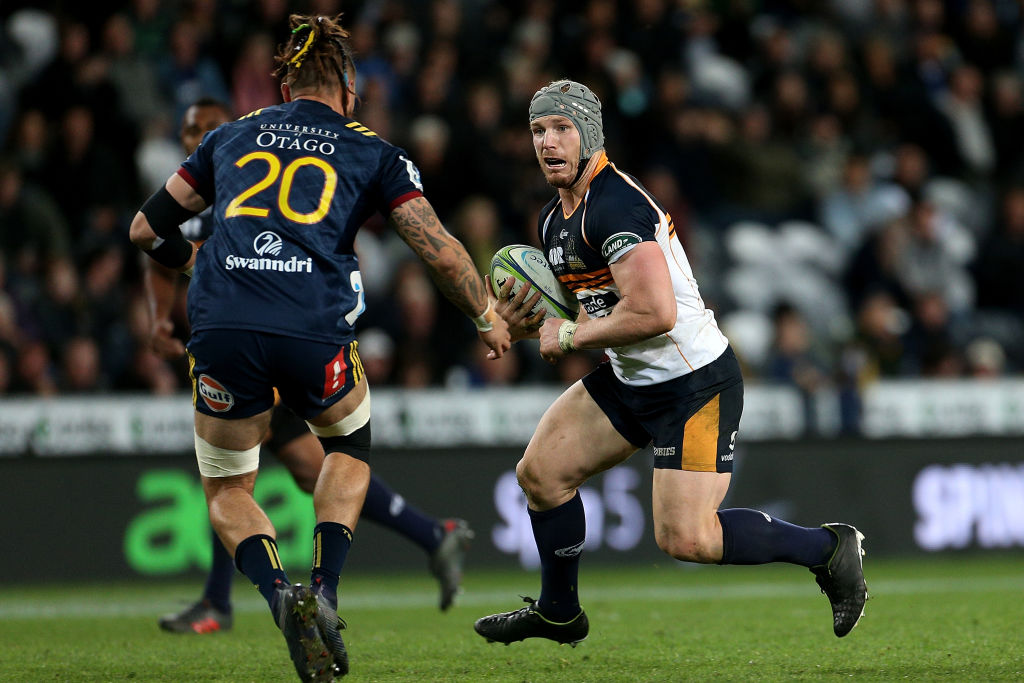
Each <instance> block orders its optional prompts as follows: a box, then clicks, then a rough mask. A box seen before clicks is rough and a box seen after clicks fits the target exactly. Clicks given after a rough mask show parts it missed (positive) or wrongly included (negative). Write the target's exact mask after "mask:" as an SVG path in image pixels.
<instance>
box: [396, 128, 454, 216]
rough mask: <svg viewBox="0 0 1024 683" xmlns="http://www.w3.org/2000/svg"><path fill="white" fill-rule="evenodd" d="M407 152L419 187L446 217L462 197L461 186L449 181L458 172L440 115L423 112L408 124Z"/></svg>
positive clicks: (438, 212)
mask: <svg viewBox="0 0 1024 683" xmlns="http://www.w3.org/2000/svg"><path fill="white" fill-rule="evenodd" d="M408 148H409V154H410V155H411V158H413V159H415V160H416V166H417V167H418V168H419V169H420V178H421V179H422V182H423V187H424V188H426V189H427V191H428V192H430V196H431V202H432V203H433V205H434V206H435V207H436V209H437V215H438V217H439V218H440V219H441V220H442V221H450V220H451V218H452V215H453V214H454V212H455V207H456V206H457V205H458V203H459V200H460V199H461V197H462V188H461V187H459V186H458V185H457V184H456V183H452V182H450V180H449V179H450V178H453V177H455V176H456V175H458V173H457V172H456V164H455V159H454V158H453V155H452V149H451V128H450V126H449V125H448V123H446V122H445V120H444V119H442V118H440V117H438V116H433V115H430V114H424V115H422V116H417V117H416V119H414V120H413V122H412V125H411V126H410V127H409V144H408Z"/></svg>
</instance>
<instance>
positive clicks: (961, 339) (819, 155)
mask: <svg viewBox="0 0 1024 683" xmlns="http://www.w3.org/2000/svg"><path fill="white" fill-rule="evenodd" d="M293 11H302V12H315V13H323V14H336V13H339V12H342V13H344V23H345V24H346V26H348V27H349V29H350V30H351V32H352V42H353V45H354V48H355V51H356V60H357V68H358V72H359V79H358V86H359V94H360V97H361V100H362V103H361V106H360V108H359V110H358V111H357V118H359V120H360V121H361V122H362V123H363V124H364V125H366V126H368V127H369V128H370V129H372V130H374V131H376V132H377V133H378V134H379V135H380V136H381V137H383V138H384V139H386V140H389V141H391V142H393V143H394V144H397V145H399V146H401V147H403V148H405V149H406V150H407V151H408V152H409V153H410V155H411V157H412V158H413V160H414V161H415V162H416V163H417V165H418V166H419V168H420V170H421V172H422V178H423V183H424V186H425V193H426V195H427V197H428V199H429V200H430V201H431V203H432V204H433V205H434V207H435V208H436V210H437V212H438V214H439V216H440V217H441V218H442V220H443V221H444V223H445V225H446V226H447V227H448V228H449V230H451V231H452V232H453V233H454V234H455V235H457V236H458V237H459V238H460V239H461V240H462V241H463V243H464V244H465V245H466V247H467V248H468V249H469V251H470V253H471V254H472V256H473V257H474V260H475V261H476V262H477V264H478V265H479V267H480V270H481V272H486V270H487V266H488V263H489V261H490V257H491V255H492V254H493V253H494V252H495V251H496V250H497V249H498V248H499V247H501V246H503V245H505V244H510V243H517V242H524V243H536V241H537V237H536V220H537V213H538V211H539V209H540V207H541V206H542V205H543V204H544V203H545V202H546V201H547V200H548V199H549V198H550V197H551V195H552V190H551V189H550V188H549V187H547V186H546V185H545V183H544V181H543V178H542V176H541V174H540V172H539V170H538V169H537V166H536V161H535V159H534V157H533V150H532V147H531V144H530V140H529V135H528V128H527V122H526V111H527V105H528V103H529V99H530V97H531V96H532V95H533V93H534V92H535V90H536V89H537V88H538V87H539V86H541V85H544V84H546V83H548V82H550V81H552V80H555V79H556V78H559V77H571V78H574V79H576V80H580V81H582V82H585V83H587V84H588V85H590V86H591V87H592V88H593V89H594V91H595V92H597V94H598V95H599V96H600V97H601V100H602V102H603V105H604V125H605V135H606V140H607V149H608V153H609V157H610V158H611V160H612V161H613V162H615V163H616V164H617V165H618V166H619V167H620V168H621V169H623V170H625V171H627V172H630V173H632V174H634V175H636V176H637V177H638V178H639V179H640V180H641V182H643V183H644V184H645V185H646V186H647V187H648V189H650V190H651V191H652V192H653V193H654V194H655V196H657V197H658V198H659V200H660V201H661V202H662V204H663V205H664V206H665V208H666V209H667V210H668V211H669V213H670V214H671V215H672V216H673V218H674V220H675V224H676V226H677V232H678V234H679V236H680V238H681V239H682V240H683V241H684V246H685V247H686V248H687V252H688V254H689V255H690V259H691V262H692V264H693V266H694V270H695V272H696V275H697V278H698V280H699V281H700V282H701V286H702V293H703V295H704V297H705V300H706V301H707V302H708V304H709V305H710V306H712V307H713V308H714V309H715V310H716V311H717V313H718V317H719V321H720V323H721V324H722V326H723V328H724V329H725V331H726V334H727V335H728V336H729V337H730V339H731V340H732V341H733V345H734V346H735V348H736V350H737V352H738V354H739V355H740V356H741V358H742V360H743V362H744V364H745V366H746V372H747V377H748V381H751V382H756V381H759V380H763V381H771V382H781V383H786V384H790V385H793V386H795V387H797V388H798V389H799V390H800V391H801V392H803V393H804V394H805V395H806V396H808V397H812V396H813V395H814V394H815V393H816V392H818V391H819V390H823V389H832V390H837V391H839V392H840V393H841V395H842V396H844V397H846V398H847V399H848V404H849V405H850V406H851V410H852V411H854V412H853V413H851V415H854V413H855V406H856V396H857V392H858V391H859V390H860V389H861V388H863V387H864V386H865V385H866V384H867V383H869V382H871V381H873V380H875V379H877V378H897V377H1000V376H1006V375H1013V374H1019V373H1021V372H1022V370H1024V2H1022V1H1021V0H831V1H830V0H705V1H701V0H674V1H672V0H630V1H628V2H627V1H625V0H623V1H620V2H616V1H615V0H576V1H565V2H552V1H550V0H544V1H538V0H518V1H513V2H498V1H496V0H429V1H428V0H423V1H422V2H398V1H395V0H365V1H363V2H341V1H338V0H333V1H332V0H308V1H305V2H287V1H285V0H260V1H253V2H249V1H246V0H134V1H133V2H117V3H115V2H103V1H99V2H89V3H71V2H49V3H47V2H38V1H35V2H22V3H19V2H17V1H14V2H8V1H7V0H5V2H4V3H3V5H2V6H0V140H2V141H3V147H2V152H0V395H13V394H35V395H54V394H68V393H89V392H106V391H144V392H170V391H178V390H181V389H183V388H184V387H186V386H187V378H186V372H185V368H184V365H183V364H182V362H173V361H170V362H169V361H165V360H162V359H160V358H158V357H157V356H155V355H154V354H153V353H152V351H151V350H150V349H149V346H148V336H149V325H150V323H149V312H148V309H147V306H146V303H145V298H144V292H143V287H142V280H141V263H140V257H139V254H138V253H137V252H136V251H135V250H134V249H133V248H132V247H131V245H130V244H129V242H128V239H127V232H128V225H129V223H130V221H131V218H132V216H133V215H134V213H135V211H136V210H137V209H138V207H139V206H140V205H141V203H142V201H143V200H144V199H145V197H147V196H148V195H149V194H150V193H151V192H152V191H153V190H154V189H155V188H156V187H158V186H159V185H160V184H161V183H162V182H163V181H164V180H165V179H166V177H167V176H168V175H169V174H170V173H171V172H173V170H174V169H175V168H176V166H177V164H178V163H179V162H180V161H181V158H182V154H183V152H182V150H181V148H180V145H179V144H178V142H177V130H178V125H179V122H180V118H181V116H182V113H183V112H184V110H185V108H186V107H187V106H188V105H189V104H190V103H191V102H193V101H195V100H196V99H198V98H200V97H213V98H217V99H219V100H222V101H224V102H227V103H229V104H230V106H231V107H232V109H233V110H234V111H235V112H236V113H237V114H238V115H241V114H244V113H247V112H249V111H252V110H254V109H258V108H260V107H263V106H267V105H272V104H275V103H277V102H279V101H280V94H279V90H278V86H277V83H276V82H275V81H274V80H273V78H272V77H271V76H270V70H271V68H272V55H273V53H274V50H275V46H276V44H277V43H278V42H280V41H282V40H283V39H284V38H285V36H286V33H287V20H288V15H289V14H290V13H291V12H293ZM357 250H358V252H359V255H360V260H361V270H362V273H363V281H364V283H365V286H366V291H367V297H368V309H367V312H366V314H364V316H363V317H362V318H361V320H360V328H359V330H360V347H359V348H360V352H361V355H362V357H363V360H364V363H365V365H366V370H367V374H368V376H369V377H370V379H371V381H372V382H374V383H376V384H378V385H380V384H390V385H397V386H403V387H420V386H441V385H445V386H453V387H473V386H486V385H495V384H504V383H524V382H527V383H529V382H568V381H572V380H573V379H575V378H577V377H579V376H580V375H581V374H583V373H584V372H586V371H587V370H588V369H589V368H591V367H592V366H593V365H594V364H595V363H596V362H598V361H599V360H600V355H599V354H579V355H577V356H575V357H574V358H573V359H572V360H571V361H569V362H566V363H563V364H561V365H559V366H558V367H557V368H552V367H548V366H547V365H546V364H544V363H543V362H542V361H540V359H539V357H538V356H537V353H536V348H535V347H534V346H532V345H531V343H524V344H519V345H517V347H516V353H513V354H510V356H509V357H508V358H507V359H506V360H503V361H501V362H497V363H496V362H488V361H486V360H485V358H484V354H483V348H482V346H481V345H480V344H479V343H478V342H477V341H476V336H475V334H474V330H473V327H472V325H471V324H470V323H469V322H468V321H466V320H465V319H464V316H462V315H461V314H459V313H458V312H457V311H456V309H454V308H453V307H452V306H450V305H449V304H448V303H447V302H446V301H445V300H444V298H443V297H440V296H439V293H438V292H437V290H436V289H435V288H434V286H433V285H432V284H431V283H430V281H429V278H428V277H427V275H426V274H425V272H424V270H423V268H422V267H421V266H420V265H419V264H418V262H417V261H415V260H414V259H413V258H412V254H411V252H410V251H409V250H408V249H407V248H406V247H405V246H404V244H402V243H401V241H400V240H398V239H397V238H396V237H395V236H394V235H393V234H391V233H390V232H389V231H388V230H387V228H386V226H385V225H384V223H383V221H381V220H376V221H374V222H371V223H370V224H368V225H366V226H365V227H364V229H363V230H362V231H361V233H360V237H359V240H358V242H357ZM176 323H177V325H178V329H179V332H180V334H182V335H187V320H186V319H185V315H184V310H183V308H182V307H180V306H179V308H178V310H177V312H176ZM850 419H851V420H852V421H853V422H855V417H851V418H850ZM851 424H852V422H851Z"/></svg>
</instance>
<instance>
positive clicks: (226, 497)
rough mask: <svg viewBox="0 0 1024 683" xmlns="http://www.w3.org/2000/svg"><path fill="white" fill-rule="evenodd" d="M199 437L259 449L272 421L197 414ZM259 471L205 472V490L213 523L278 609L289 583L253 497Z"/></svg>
mask: <svg viewBox="0 0 1024 683" xmlns="http://www.w3.org/2000/svg"><path fill="white" fill-rule="evenodd" d="M195 423H196V435H197V436H198V437H199V438H200V439H202V440H203V441H205V442H207V443H208V444H209V445H211V446H213V447H215V448H220V449H227V450H231V451H245V450H248V449H251V448H253V447H256V446H258V445H259V443H260V442H261V441H262V440H263V435H264V433H265V432H266V430H267V426H268V424H269V423H270V411H264V412H263V413H260V414H259V415H254V416H253V417H249V418H245V419H242V420H223V419H220V418H215V417H211V416H209V415H204V414H202V413H199V412H197V413H196V417H195ZM256 473H257V470H256V469H253V470H252V471H250V472H245V473H242V474H231V475H229V476H224V477H215V476H207V475H204V476H203V477H202V481H203V491H204V493H205V494H206V502H207V506H208V507H209V511H210V524H211V525H212V526H213V528H214V531H216V532H217V536H218V537H219V538H220V540H221V542H222V543H223V544H224V547H225V549H226V550H227V551H228V552H229V553H231V554H232V555H234V557H235V563H236V565H237V566H238V568H239V569H240V570H241V571H242V572H243V573H244V574H245V575H246V576H247V577H249V579H250V580H251V581H252V582H253V583H254V584H255V585H256V587H257V588H258V589H259V591H260V593H261V594H262V595H263V597H264V598H265V599H266V600H267V604H268V605H269V606H270V608H271V612H273V611H274V604H273V603H274V598H275V595H276V587H277V585H279V584H280V583H287V582H288V577H287V576H286V575H285V573H284V569H283V568H282V567H281V560H280V558H279V557H278V554H277V545H276V542H275V540H274V527H273V525H272V524H271V523H270V519H268V518H267V515H266V513H264V512H263V510H262V509H261V508H260V506H259V505H257V504H256V501H255V499H253V495H252V494H253V487H254V485H255V483H256Z"/></svg>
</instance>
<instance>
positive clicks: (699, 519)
mask: <svg viewBox="0 0 1024 683" xmlns="http://www.w3.org/2000/svg"><path fill="white" fill-rule="evenodd" d="M731 476H732V475H731V474H729V473H721V474H719V473H715V472H688V471H684V470H669V469H656V470H654V493H653V498H654V535H655V539H656V540H657V542H658V547H659V548H661V549H662V550H664V551H665V552H666V553H668V554H669V555H671V556H672V557H674V558H676V559H677V560H685V561H688V562H702V563H705V564H711V563H720V564H766V563H768V562H790V563H793V564H799V565H801V566H804V567H813V566H817V565H823V564H825V563H826V562H827V561H828V558H829V557H830V556H831V554H832V551H833V550H834V549H835V546H836V538H835V536H834V535H833V534H832V533H830V532H829V531H827V530H825V529H822V528H813V529H809V528H805V527H801V526H796V525H794V524H790V523H788V522H784V521H782V520H780V519H773V518H772V517H770V516H769V515H767V514H765V513H763V512H760V511H758V510H747V509H729V510H719V509H718V506H719V505H720V504H721V503H722V499H723V498H724V497H725V493H726V491H727V490H728V489H729V481H730V479H731Z"/></svg>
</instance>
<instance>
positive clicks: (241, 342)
mask: <svg viewBox="0 0 1024 683" xmlns="http://www.w3.org/2000/svg"><path fill="white" fill-rule="evenodd" d="M357 345H358V344H357V342H355V341H352V342H351V343H349V344H344V345H342V346H338V345H337V344H328V343H325V342H319V341H311V340H309V339H298V338H296V337H287V336H283V335H279V334H270V333H267V332H255V331H252V330H202V331H201V332H195V333H194V334H193V335H192V338H191V339H189V342H188V356H189V375H190V377H191V379H192V404H193V405H194V406H195V408H196V410H198V411H199V412H201V413H203V414H204V415H211V416H213V417H220V418H224V419H227V420H239V419H242V418H245V417H252V416H253V415H257V414H259V413H262V412H263V411H265V410H268V409H270V408H271V407H273V405H274V388H275V387H277V390H278V392H279V393H280V394H281V402H282V403H284V404H285V405H286V406H288V407H289V408H291V409H292V411H294V412H295V414H296V415H298V416H299V417H301V418H302V419H303V420H309V419H312V418H314V417H316V416H317V415H319V414H320V413H322V412H324V411H325V410H327V408H329V407H330V406H332V405H334V404H335V403H337V402H338V401H340V400H341V399H342V398H343V397H344V396H345V395H346V394H348V392H349V391H351V390H352V388H353V387H354V386H355V385H356V384H358V383H359V382H360V381H361V380H362V378H363V364H362V362H361V361H360V360H359V353H358V351H357V350H356V347H357Z"/></svg>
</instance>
